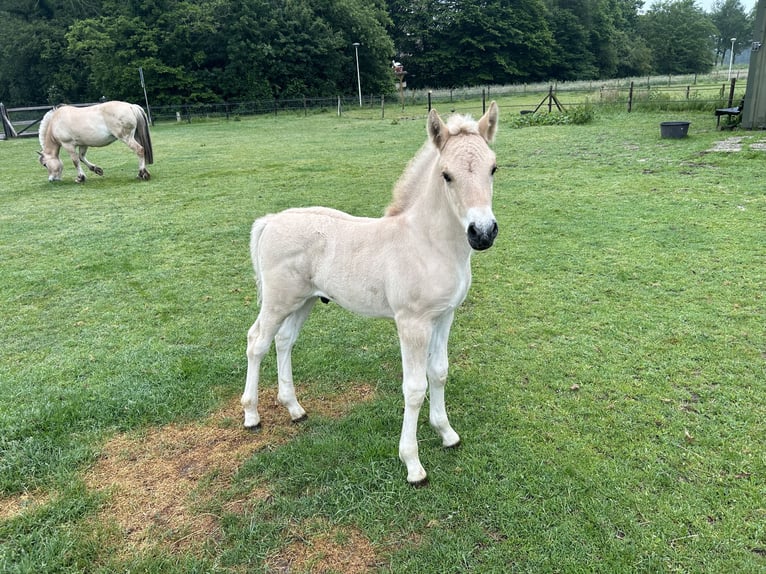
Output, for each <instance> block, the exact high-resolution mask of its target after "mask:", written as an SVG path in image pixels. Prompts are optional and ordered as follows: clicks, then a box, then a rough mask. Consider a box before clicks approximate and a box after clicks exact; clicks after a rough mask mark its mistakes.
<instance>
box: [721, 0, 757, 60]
mask: <svg viewBox="0 0 766 574" xmlns="http://www.w3.org/2000/svg"><path fill="white" fill-rule="evenodd" d="M710 19H711V20H712V21H713V24H715V27H716V28H717V29H718V34H716V38H715V51H716V55H717V56H718V58H720V62H721V64H724V63H725V62H726V53H727V52H728V51H730V50H731V48H732V42H731V39H732V38H736V40H735V41H734V54H733V56H736V55H737V54H739V53H740V52H742V50H743V49H744V48H745V47H747V46H749V45H750V40H751V39H752V38H751V37H752V34H753V19H752V17H750V16H749V15H748V14H746V13H745V8H744V6H742V3H741V2H740V1H739V0H717V1H716V3H715V4H713V11H712V13H711V14H710Z"/></svg>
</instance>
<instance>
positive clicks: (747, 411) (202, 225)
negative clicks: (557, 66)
mask: <svg viewBox="0 0 766 574" xmlns="http://www.w3.org/2000/svg"><path fill="white" fill-rule="evenodd" d="M509 104H510V102H509ZM500 105H501V124H500V131H499V133H498V137H497V141H496V143H495V145H494V149H495V150H496V153H497V155H498V165H499V171H498V173H497V175H496V178H495V214H496V216H497V218H498V222H499V226H500V235H499V237H498V239H497V241H496V243H495V246H494V247H493V248H492V249H490V250H488V251H486V252H482V253H478V254H476V255H475V256H474V259H473V269H474V284H473V287H472V290H471V291H470V293H469V295H468V298H467V300H466V302H465V304H464V305H463V307H462V308H461V309H460V310H459V311H458V313H457V315H456V321H455V324H454V326H453V331H452V336H451V340H450V359H451V371H450V378H449V382H448V386H447V406H448V409H449V412H450V414H451V419H452V423H453V426H454V427H455V429H456V430H457V431H458V432H459V433H460V434H461V436H462V439H463V444H462V446H461V447H460V448H459V449H455V450H444V449H442V448H441V447H440V441H439V439H438V438H437V436H436V434H435V433H434V432H432V430H431V429H430V428H429V427H428V423H427V415H426V412H425V409H424V412H423V413H422V416H421V428H420V431H419V439H420V453H421V458H422V461H423V464H424V466H425V467H426V469H427V471H428V472H429V478H430V483H429V485H428V486H427V487H425V488H420V489H415V488H412V487H410V486H408V485H407V483H406V481H405V476H406V473H405V470H404V467H403V465H402V464H401V463H400V462H399V460H398V457H397V445H398V436H399V431H400V426H401V413H402V407H403V404H402V398H401V390H400V385H401V366H400V360H399V348H398V342H397V338H396V331H395V328H394V326H393V325H392V324H391V323H389V322H386V321H378V320H369V319H363V318H359V317H356V316H353V315H351V314H349V313H347V312H345V311H343V310H342V309H340V308H338V307H337V306H334V305H332V304H331V305H318V306H317V307H316V309H315V311H314V314H313V315H312V317H311V318H310V319H309V321H308V323H307V325H306V327H305V328H304V330H303V333H302V336H301V338H300V339H299V342H298V345H297V347H296V350H295V352H294V355H293V364H294V370H295V377H296V383H297V387H298V396H299V398H300V399H301V402H302V403H303V405H304V407H306V409H307V411H309V420H308V421H307V422H305V423H302V424H300V425H291V424H290V422H289V417H288V415H287V412H286V411H285V410H284V409H281V408H277V407H275V406H273V402H274V396H275V386H276V365H275V360H274V356H273V353H272V354H271V355H270V356H269V357H268V358H267V360H266V361H265V364H264V368H263V380H262V389H263V399H262V401H263V405H264V406H263V408H264V413H263V417H264V429H263V431H262V432H261V433H259V434H250V433H247V432H246V431H244V430H243V429H241V422H242V420H241V411H240V408H239V406H238V399H239V395H240V394H241V392H242V388H243V385H244V376H245V367H246V363H245V356H244V352H245V338H246V332H247V329H248V328H249V326H250V324H251V323H252V321H253V320H254V319H255V316H256V314H257V298H256V293H255V286H254V281H253V280H252V270H251V267H250V262H249V254H248V240H249V237H248V234H249V228H250V225H251V223H252V221H253V219H254V218H255V217H257V216H259V215H262V214H264V213H268V212H273V211H278V210H281V209H284V208H287V207H292V206H306V205H314V204H321V205H327V206H331V207H336V208H339V209H342V210H345V211H348V212H351V213H353V214H356V215H365V216H378V215H380V214H382V212H383V209H384V208H385V206H386V205H387V203H388V201H389V199H390V194H391V189H392V187H393V184H394V182H395V181H396V179H397V178H398V176H399V174H400V173H401V172H402V170H403V169H404V167H405V165H406V164H407V162H408V160H409V159H410V158H411V157H412V156H414V154H415V153H416V151H417V149H418V148H419V147H420V145H421V144H422V143H423V142H424V140H425V110H424V109H408V110H407V113H406V114H405V115H402V116H401V117H400V115H399V114H391V113H388V112H387V114H386V115H387V117H386V118H385V119H381V118H380V113H379V111H372V112H370V115H369V118H367V119H360V117H361V116H357V118H350V117H342V118H338V117H336V116H335V114H333V113H329V112H328V113H325V114H317V115H310V116H308V117H304V116H302V115H284V116H279V117H273V116H269V117H257V118H242V119H241V120H238V119H237V120H229V121H226V120H210V121H195V122H193V123H191V124H187V123H180V124H160V125H157V126H156V127H155V128H154V129H153V131H152V138H153V141H154V156H155V162H156V163H155V165H154V166H150V171H151V172H152V179H151V181H149V182H140V181H138V180H137V179H136V173H137V161H136V158H135V156H134V155H133V154H132V152H130V150H128V149H127V147H125V146H124V145H123V144H121V143H115V144H113V145H112V146H110V147H108V148H104V149H92V150H90V152H89V158H90V159H91V161H93V162H95V163H97V164H98V165H100V166H101V167H103V168H104V171H105V175H104V176H103V177H101V178H99V177H97V176H95V175H91V176H90V177H89V179H88V181H87V182H86V183H85V184H83V185H77V184H75V183H74V175H75V171H74V168H73V167H72V166H71V162H69V160H68V158H67V157H65V156H64V157H63V159H64V160H65V170H64V181H62V182H58V183H55V184H52V183H49V182H47V177H46V172H45V170H44V169H43V168H42V167H40V165H39V164H38V163H37V156H36V154H35V151H36V150H37V149H38V144H37V142H36V140H32V139H23V140H14V141H2V142H0V162H1V163H2V170H0V202H1V203H2V209H0V317H2V321H0V340H2V345H1V346H0V571H3V572H36V573H39V572H114V571H121V572H179V573H180V572H184V573H186V572H339V573H349V572H368V571H369V572H378V571H379V572H424V573H431V572H433V573H447V572H530V573H532V572H534V573H537V572H610V573H612V572H651V573H655V572H756V571H763V570H766V504H765V503H764V500H766V454H765V452H766V451H765V450H764V439H766V401H765V400H764V397H766V334H765V332H764V330H765V327H766V322H765V321H764V318H765V313H766V302H765V301H764V289H765V288H766V190H765V189H764V184H763V173H764V168H765V167H766V151H764V148H766V133H764V132H747V131H735V132H729V131H716V130H715V118H714V117H713V115H712V112H711V113H700V112H691V113H686V112H672V113H671V112H663V113H648V112H642V113H633V114H626V113H622V112H616V111H612V112H609V111H600V110H597V111H596V117H595V120H594V121H593V122H592V123H590V124H587V125H584V126H546V127H528V128H521V129H514V128H511V127H510V125H509V123H510V120H511V119H512V118H513V116H514V115H515V114H516V112H507V113H506V114H505V115H503V102H502V101H501V102H500ZM440 111H442V112H444V113H445V114H444V115H448V113H449V110H448V109H443V110H441V109H440ZM458 111H470V112H472V113H473V114H474V115H476V116H478V115H480V113H481V109H480V104H478V105H474V106H472V107H471V106H465V109H461V108H460V107H459V106H458ZM679 119H683V120H689V121H691V122H692V123H691V127H690V135H689V137H688V138H686V139H682V140H668V139H661V138H660V131H659V123H660V122H661V121H665V120H679ZM732 137H737V138H742V139H741V140H740V141H733V140H730V139H729V138H732ZM725 140H728V142H727V145H726V146H720V145H719V147H718V148H716V147H715V146H716V145H717V144H716V142H720V141H725ZM722 147H726V148H729V149H730V148H737V149H738V150H739V151H712V150H714V149H720V148H722ZM403 256H404V257H406V254H403Z"/></svg>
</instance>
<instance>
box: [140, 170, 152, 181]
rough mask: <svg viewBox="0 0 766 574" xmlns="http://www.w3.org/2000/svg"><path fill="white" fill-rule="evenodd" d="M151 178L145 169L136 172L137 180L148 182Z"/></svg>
mask: <svg viewBox="0 0 766 574" xmlns="http://www.w3.org/2000/svg"><path fill="white" fill-rule="evenodd" d="M151 177H152V176H151V175H150V174H149V172H148V171H146V170H145V169H142V170H141V171H139V172H138V179H142V180H144V181H149V178H151Z"/></svg>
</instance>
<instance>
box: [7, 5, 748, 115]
mask: <svg viewBox="0 0 766 574" xmlns="http://www.w3.org/2000/svg"><path fill="white" fill-rule="evenodd" d="M642 8H643V0H0V23H1V24H2V29H1V30H0V54H2V58H0V101H2V102H4V103H5V104H6V105H9V106H13V105H33V104H40V103H45V102H49V103H59V102H62V101H70V102H85V101H95V100H97V99H99V98H101V97H106V98H109V99H124V100H130V101H136V102H140V101H142V100H143V90H142V87H141V84H140V82H139V75H138V69H139V68H142V69H143V71H144V77H145V79H146V89H147V92H148V96H149V99H150V101H151V102H152V103H153V104H157V105H159V104H171V103H181V102H183V103H194V102H220V101H248V100H254V99H265V98H278V99H287V98H300V97H302V96H334V95H336V94H344V95H349V94H356V90H357V83H356V58H355V56H356V54H355V50H354V47H353V44H354V43H359V44H360V45H359V47H358V48H359V49H358V54H359V70H360V72H361V84H362V91H363V92H364V93H367V94H385V93H390V92H392V91H393V90H394V77H393V74H392V71H391V62H392V59H396V60H399V61H401V62H402V63H403V64H404V67H405V69H406V70H407V72H408V75H407V81H408V83H409V86H410V87H414V88H426V87H433V88H443V87H459V86H476V85H488V84H507V83H519V82H532V81H547V80H556V79H558V80H576V79H596V78H609V77H616V76H617V77H619V76H635V75H644V74H649V73H674V74H677V73H689V72H700V71H705V70H707V69H709V68H710V66H711V64H712V57H711V54H712V53H713V50H714V46H715V45H716V44H715V42H717V46H718V50H719V55H720V54H721V53H722V50H723V48H725V46H723V43H724V40H726V41H729V39H730V38H729V36H731V37H734V36H736V37H737V38H740V37H741V39H742V40H743V42H742V43H737V46H735V49H739V48H741V47H742V46H743V45H745V43H746V41H747V40H748V38H747V37H746V36H747V35H748V33H749V32H748V31H747V30H749V28H747V26H749V25H751V24H752V18H753V16H752V15H748V16H744V15H743V11H742V8H741V5H740V4H739V0H720V1H719V3H718V4H716V7H715V10H714V13H713V20H714V21H715V23H716V25H717V26H718V31H716V30H715V27H714V26H713V24H712V23H711V17H709V16H708V15H707V14H705V13H704V12H702V10H701V9H699V8H697V7H696V5H695V4H694V1H693V0H672V1H667V0H662V1H660V2H659V3H655V4H653V5H652V7H651V9H650V10H649V11H648V12H647V13H646V14H642V13H641V9H642ZM743 18H744V21H743ZM722 38H723V40H722ZM669 39H671V40H669Z"/></svg>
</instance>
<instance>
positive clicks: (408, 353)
mask: <svg viewBox="0 0 766 574" xmlns="http://www.w3.org/2000/svg"><path fill="white" fill-rule="evenodd" d="M396 327H397V329H398V331H399V341H400V343H401V348H402V349H401V351H402V372H403V374H404V377H403V380H402V392H403V393H404V418H403V420H402V434H401V437H400V438H399V458H400V459H401V461H402V462H403V463H404V464H405V465H406V466H407V482H409V483H410V484H413V485H421V484H424V483H425V481H426V471H425V469H424V468H423V465H422V464H420V456H419V455H418V415H419V414H420V407H421V406H422V405H423V401H424V400H425V396H426V389H427V387H428V381H427V378H426V362H427V355H428V342H429V340H430V338H431V326H430V324H428V323H424V321H423V320H422V319H400V318H397V320H396Z"/></svg>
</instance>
